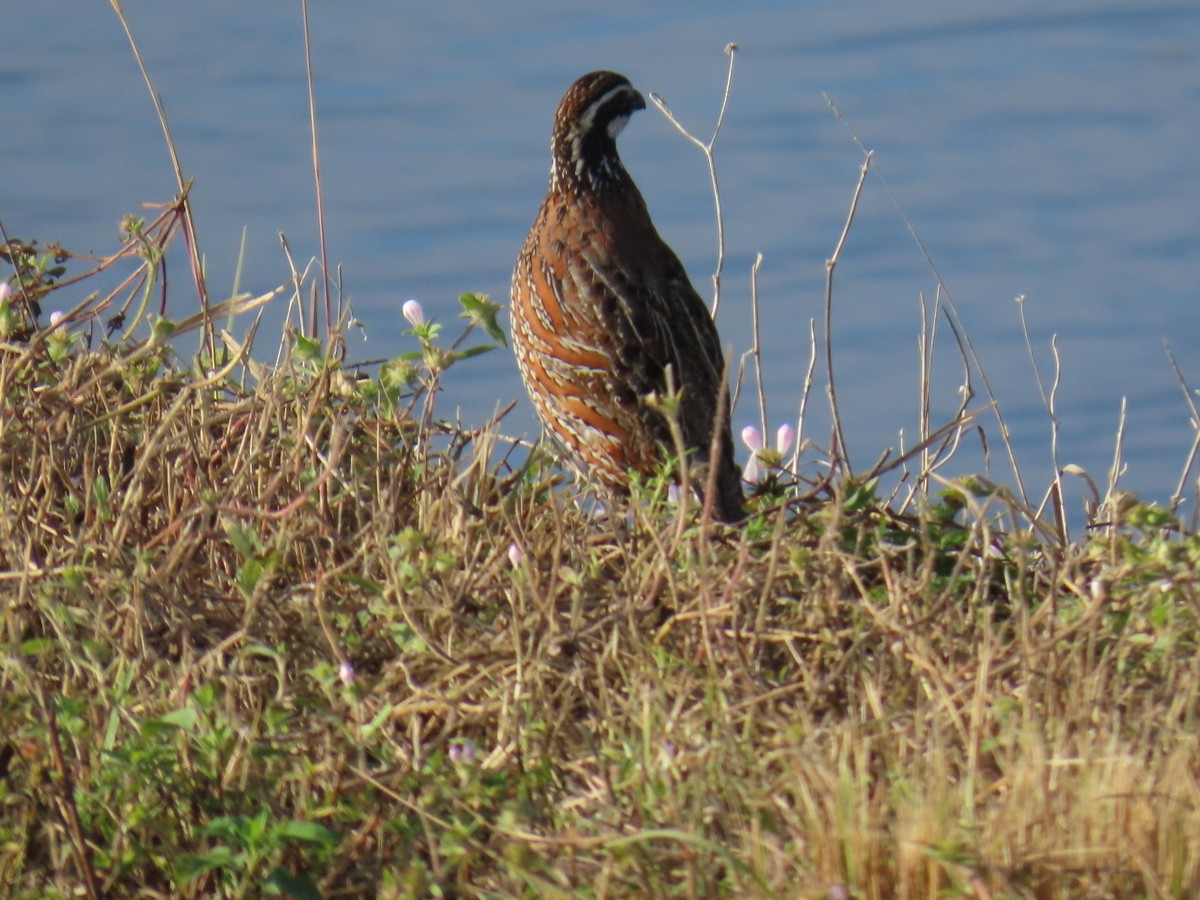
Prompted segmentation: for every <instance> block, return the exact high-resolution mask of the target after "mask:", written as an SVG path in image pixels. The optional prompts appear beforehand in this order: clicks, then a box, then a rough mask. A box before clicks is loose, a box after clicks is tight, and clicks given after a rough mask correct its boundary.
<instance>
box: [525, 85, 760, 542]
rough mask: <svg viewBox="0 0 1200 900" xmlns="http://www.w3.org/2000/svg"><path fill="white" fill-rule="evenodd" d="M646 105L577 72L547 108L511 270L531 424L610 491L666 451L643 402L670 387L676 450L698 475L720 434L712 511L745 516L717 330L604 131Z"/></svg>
mask: <svg viewBox="0 0 1200 900" xmlns="http://www.w3.org/2000/svg"><path fill="white" fill-rule="evenodd" d="M645 107H646V101H645V100H644V99H643V98H642V95H641V94H639V93H638V92H637V91H636V90H635V89H634V87H633V85H631V84H630V83H629V81H628V79H626V78H624V77H622V76H621V75H617V74H615V73H613V72H592V73H590V74H588V75H584V76H583V77H582V78H580V79H579V80H578V81H577V82H575V84H574V85H572V86H571V88H570V90H568V91H567V93H566V94H565V95H564V96H563V98H562V101H561V102H560V103H559V106H558V112H557V114H556V116H555V119H554V133H553V136H552V138H551V141H550V151H551V157H552V166H551V169H550V189H549V191H548V192H547V194H546V199H545V201H544V202H543V203H542V208H541V211H540V212H539V213H538V216H537V219H536V220H535V221H534V223H533V228H532V229H530V232H529V236H528V237H527V238H526V239H525V246H524V248H523V249H522V250H521V255H520V257H519V258H518V259H517V265H516V269H515V270H514V271H513V282H512V333H513V348H514V350H515V352H516V356H517V364H518V366H519V367H520V370H521V378H522V379H523V380H524V382H525V387H526V389H527V390H528V391H529V396H530V398H531V399H532V400H533V405H534V407H535V408H536V410H537V413H538V417H539V418H540V419H541V421H542V424H543V426H544V427H545V428H546V429H547V431H549V433H550V434H551V435H552V436H553V437H555V438H557V439H558V441H559V442H561V443H562V444H563V445H564V446H565V448H566V449H567V451H568V453H569V454H570V456H571V457H572V462H573V463H574V464H575V465H576V466H577V467H578V468H580V469H581V470H583V471H585V472H590V473H591V474H592V475H594V476H595V477H597V478H598V479H599V480H600V481H601V482H602V483H604V484H606V485H607V486H609V487H610V488H614V489H616V490H624V489H626V488H627V487H628V477H629V476H628V473H629V470H630V469H633V470H635V471H637V472H640V473H643V474H650V473H652V472H653V471H654V470H655V469H656V468H657V466H658V465H659V462H660V460H661V452H662V448H663V447H664V446H665V447H666V448H668V450H672V449H673V448H674V445H673V442H672V440H671V434H670V429H669V426H668V423H667V420H666V419H665V418H664V416H663V415H662V414H661V413H660V412H658V411H656V410H655V409H654V408H653V406H654V404H653V397H655V396H657V397H660V398H661V397H663V396H665V395H666V393H667V388H668V384H669V383H670V384H671V385H673V386H674V388H675V389H676V390H682V395H681V398H680V411H679V420H680V425H681V426H682V430H683V443H684V447H685V449H686V450H687V451H688V452H689V456H688V459H689V464H690V465H692V466H693V467H695V468H694V471H696V472H697V474H698V475H703V474H704V473H705V472H706V471H707V466H708V463H709V460H710V455H711V446H712V439H713V432H714V429H715V428H719V429H720V437H719V440H718V443H717V457H716V467H717V473H716V490H715V495H714V497H713V509H714V511H715V515H716V516H717V517H718V518H720V519H722V520H724V521H727V522H734V521H738V520H740V519H742V518H744V516H745V510H744V507H743V495H742V486H741V474H740V473H739V471H738V469H737V466H736V464H735V462H734V458H733V437H732V434H731V433H730V426H729V401H728V397H727V396H726V397H724V398H723V397H722V393H723V392H722V387H723V385H722V380H723V378H724V356H723V354H722V352H721V344H720V338H719V337H718V335H717V328H716V325H714V324H713V320H712V317H711V316H710V315H709V312H708V308H707V307H706V306H705V304H704V301H703V300H701V299H700V296H699V295H698V294H697V293H696V290H695V289H694V288H693V287H692V285H691V282H690V281H688V277H687V273H686V272H685V271H684V269H683V265H682V264H681V263H680V262H679V258H678V257H677V256H676V255H675V254H674V252H673V251H672V250H671V248H670V247H668V246H667V245H666V243H665V242H664V241H663V239H662V238H661V237H659V234H658V232H657V231H656V230H655V228H654V223H653V222H651V221H650V214H649V213H648V212H647V211H646V202H645V201H644V200H643V199H642V195H641V193H640V192H639V191H638V189H637V186H636V185H635V184H634V183H633V179H632V178H630V177H629V173H628V172H626V171H625V167H624V166H623V165H621V159H620V157H619V156H618V155H617V145H616V137H617V135H618V134H619V133H620V131H621V129H622V128H624V126H625V124H626V122H628V121H629V117H630V116H631V115H632V114H633V113H634V112H636V111H637V110H639V109H645ZM668 368H670V370H671V372H672V375H671V381H670V382H668V380H667V374H666V373H667V370H668ZM648 399H649V400H650V402H648ZM693 483H694V484H697V483H698V484H701V485H702V484H703V483H704V482H703V481H702V480H700V479H699V478H697V479H696V480H694V481H693Z"/></svg>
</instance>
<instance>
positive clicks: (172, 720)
mask: <svg viewBox="0 0 1200 900" xmlns="http://www.w3.org/2000/svg"><path fill="white" fill-rule="evenodd" d="M197 722H199V716H198V715H197V713H196V710H195V709H193V708H192V707H190V706H186V707H184V708H183V709H176V710H172V711H171V712H169V713H167V714H166V715H162V716H159V717H158V718H156V719H147V720H146V721H145V722H143V723H142V733H143V734H146V735H154V734H159V733H161V732H163V731H174V730H176V729H178V730H181V731H195V730H196V724H197Z"/></svg>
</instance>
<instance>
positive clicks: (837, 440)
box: [825, 150, 872, 474]
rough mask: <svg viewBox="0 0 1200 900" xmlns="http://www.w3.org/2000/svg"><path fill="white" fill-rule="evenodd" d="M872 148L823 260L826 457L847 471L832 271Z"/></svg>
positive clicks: (852, 213) (851, 220) (856, 206)
mask: <svg viewBox="0 0 1200 900" xmlns="http://www.w3.org/2000/svg"><path fill="white" fill-rule="evenodd" d="M871 157H872V153H871V151H869V150H868V151H867V158H866V159H864V160H863V164H862V167H861V168H860V169H859V171H858V183H857V184H856V185H855V186H854V195H853V196H852V197H851V198H850V209H849V210H848V211H847V213H846V224H845V225H843V226H842V233H841V235H839V236H838V241H837V246H835V247H834V248H833V254H832V255H831V256H830V257H829V259H827V260H826V261H825V375H826V377H827V379H828V382H827V383H828V393H829V412H830V415H831V416H832V417H833V442H834V446H833V447H831V448H830V451H831V452H830V454H829V461H830V465H831V466H832V467H833V468H842V469H843V470H844V471H845V472H846V473H847V474H848V473H850V472H852V471H853V467H852V466H851V465H850V454H849V451H848V450H847V449H846V435H845V432H843V431H842V416H841V414H840V413H839V412H838V402H837V388H836V387H835V386H834V379H833V271H834V269H836V268H837V264H838V259H839V258H840V257H841V255H842V248H843V247H845V246H846V238H848V237H849V236H850V226H851V225H853V224H854V216H855V214H856V213H857V212H858V201H859V199H860V198H861V197H862V191H863V185H864V184H865V183H866V181H867V173H868V172H869V171H870V170H871Z"/></svg>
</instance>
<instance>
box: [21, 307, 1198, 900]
mask: <svg viewBox="0 0 1200 900" xmlns="http://www.w3.org/2000/svg"><path fill="white" fill-rule="evenodd" d="M244 305H249V304H245V303H244ZM192 324H194V323H192ZM63 334H64V332H63V330H62V329H59V330H57V331H52V332H51V331H41V332H35V333H34V335H33V337H32V339H31V340H28V341H25V342H22V343H13V342H10V343H7V344H4V345H3V346H2V347H0V351H2V355H0V392H2V393H3V398H4V415H3V417H2V418H0V466H2V470H3V473H4V477H3V480H2V481H0V504H2V509H3V514H2V515H0V569H2V573H0V586H2V596H3V607H2V609H3V617H2V625H3V633H2V641H3V656H2V664H0V698H3V699H2V700H0V716H2V720H0V727H2V729H3V732H2V733H3V735H4V737H3V738H2V739H0V808H2V809H3V815H2V816H0V885H2V886H3V887H4V888H5V889H6V890H7V891H9V892H12V893H15V894H16V895H18V896H41V895H44V894H74V893H78V892H79V891H84V892H85V893H88V892H90V893H92V894H93V895H95V896H100V895H104V894H116V895H128V896H132V895H140V896H168V895H172V896H173V895H183V896H209V895H214V894H216V895H222V896H243V895H254V894H257V893H259V892H261V891H264V890H268V889H281V890H288V891H291V892H292V893H294V894H295V895H296V896H312V895H314V894H312V893H311V892H312V891H316V890H319V891H320V892H321V893H322V894H323V895H324V896H329V897H336V896H360V895H362V894H370V893H372V892H374V891H377V890H378V891H379V892H380V893H381V894H382V895H385V896H409V895H411V896H424V895H426V894H429V893H434V892H438V891H440V893H441V895H443V896H473V895H489V896H573V895H583V896H645V895H654V896H682V897H698V896H717V895H729V896H772V895H774V896H814V897H817V896H825V895H826V893H827V892H828V893H829V895H830V896H847V895H848V896H853V897H863V898H867V897H936V896H941V895H944V894H946V893H947V892H949V893H950V894H951V895H954V894H957V895H960V896H973V897H989V896H990V897H1001V896H1009V897H1046V898H1059V897H1062V898H1067V897H1080V896H1121V897H1143V896H1145V897H1167V896H1171V897H1186V896H1190V895H1193V894H1194V893H1195V892H1196V891H1197V890H1200V848H1198V847H1197V841H1198V836H1200V781H1198V775H1200V772H1198V764H1200V756H1198V755H1197V745H1196V741H1197V733H1198V732H1197V721H1196V711H1197V691H1198V689H1200V672H1198V667H1200V663H1198V661H1197V659H1198V657H1197V653H1196V619H1197V615H1198V613H1200V603H1198V597H1197V575H1198V573H1197V559H1198V557H1200V538H1197V537H1196V536H1195V535H1191V534H1179V533H1176V532H1174V531H1172V530H1171V529H1170V528H1169V527H1166V526H1169V525H1170V520H1169V518H1168V517H1165V516H1163V515H1162V514H1161V513H1159V512H1158V511H1156V510H1152V509H1145V508H1142V507H1136V506H1134V507H1129V508H1127V510H1126V513H1125V521H1124V522H1123V523H1121V524H1113V525H1112V526H1111V527H1108V528H1105V529H1101V530H1098V531H1096V532H1095V533H1093V534H1092V535H1091V536H1090V537H1089V538H1088V539H1087V540H1086V541H1084V542H1082V543H1078V544H1068V545H1056V544H1054V543H1053V542H1051V541H1049V540H1048V539H1046V538H1035V537H1031V536H1030V534H1031V533H1030V531H1029V529H1028V528H1023V527H1022V523H1024V522H1026V521H1027V519H1026V517H1027V513H1026V512H1025V511H1023V510H1022V509H1021V508H1019V507H1018V506H1017V505H1016V504H1015V503H1013V502H1012V501H1010V500H1006V499H1005V496H1004V494H1003V493H1002V492H992V493H990V494H989V493H983V492H981V491H976V492H972V491H971V490H970V489H968V487H966V486H959V487H957V488H956V489H955V490H953V491H952V492H951V493H950V494H948V495H947V497H946V499H938V498H929V497H925V498H924V499H922V500H921V502H919V503H917V504H910V505H912V506H914V507H915V508H916V509H918V513H916V514H913V515H900V514H898V513H896V512H894V511H892V510H890V509H889V508H888V506H887V504H885V503H883V502H882V501H880V500H878V499H876V498H875V497H874V495H873V494H872V492H871V491H870V490H869V489H867V488H864V487H863V486H862V485H856V484H854V483H853V482H849V481H846V480H842V479H835V480H833V481H830V482H828V483H827V484H825V485H823V486H819V487H814V488H810V489H809V490H808V494H809V496H808V497H807V498H806V499H804V500H803V501H802V502H801V501H791V502H784V501H785V500H786V497H787V496H795V493H796V489H792V490H791V491H790V492H789V491H780V492H779V493H777V494H776V495H775V496H774V498H770V497H764V498H762V499H760V501H759V510H760V512H759V515H758V516H757V517H756V518H755V519H754V520H753V521H752V522H751V523H750V524H749V525H747V526H746V527H744V528H742V529H738V530H724V529H717V528H715V527H712V526H706V525H705V524H704V523H703V522H700V521H698V520H697V518H696V516H697V511H696V510H695V509H692V508H686V509H683V508H680V507H678V506H676V505H673V504H671V503H669V502H667V501H666V500H665V492H664V491H663V490H662V489H661V485H657V486H651V489H649V490H648V493H647V494H646V496H645V497H643V498H642V499H641V500H639V501H637V502H635V503H634V504H632V505H631V507H630V508H629V512H628V514H627V515H625V514H623V513H620V512H619V511H617V510H614V511H613V513H612V514H610V515H609V516H608V517H607V518H605V519H596V518H595V517H594V516H593V515H592V514H591V513H589V512H588V511H587V510H586V507H581V506H580V505H578V504H576V503H575V502H573V499H572V498H573V496H574V494H573V490H572V489H563V488H554V487H552V485H551V484H550V483H549V482H547V481H545V480H542V479H543V477H544V476H546V475H549V474H551V472H550V470H547V469H546V468H545V466H544V463H542V464H539V463H538V460H539V459H541V457H540V456H539V455H537V454H535V456H534V457H533V460H534V462H533V463H531V464H530V466H529V467H527V468H525V469H523V470H517V471H514V470H513V469H512V468H511V467H510V466H509V465H508V463H506V462H505V460H506V459H507V458H509V457H510V456H511V455H512V454H511V451H512V447H511V446H510V445H508V444H507V443H506V442H504V441H503V440H501V439H499V438H497V437H496V433H495V431H494V430H487V431H484V432H482V433H476V434H469V433H464V432H462V431H459V430H455V429H453V428H449V427H446V426H437V425H434V424H432V420H431V419H429V417H427V416H425V415H424V412H425V411H427V406H426V403H425V401H426V400H427V399H428V397H429V394H428V390H429V388H430V387H431V386H434V384H433V382H432V381H431V380H430V375H431V372H432V371H433V370H432V369H431V368H429V367H428V366H424V365H423V364H421V363H420V361H419V360H418V361H417V362H416V364H415V368H410V369H409V370H408V377H407V378H406V377H400V378H396V377H395V371H394V370H393V369H391V368H385V369H384V370H383V371H382V372H381V374H380V376H379V377H378V378H375V379H373V380H369V379H364V378H361V377H356V376H355V375H354V373H353V372H351V371H350V370H349V369H347V367H345V366H344V365H343V364H341V363H340V362H339V361H338V359H337V356H336V354H335V353H333V352H330V353H326V354H325V355H324V356H322V355H320V354H317V355H315V356H313V355H312V354H311V352H310V353H309V354H308V355H307V357H306V358H304V359H303V360H301V359H300V358H299V354H298V352H297V348H300V347H307V348H308V349H309V350H311V344H307V343H305V342H304V341H301V340H297V341H296V343H294V344H292V345H291V350H290V352H288V353H285V356H284V359H283V360H282V362H281V363H280V365H279V366H277V367H273V368H270V369H265V368H261V367H258V366H254V367H252V371H251V370H246V369H242V368H233V369H230V370H229V372H227V373H225V374H220V373H217V374H215V375H214V374H210V371H209V370H210V369H211V367H207V368H204V367H202V368H201V370H200V373H199V374H197V372H195V371H189V367H187V366H181V365H180V364H179V361H178V360H177V358H176V357H175V355H174V353H173V351H171V350H170V349H169V347H168V345H167V344H165V343H163V342H161V341H159V340H156V339H154V338H148V339H145V340H141V341H135V340H132V339H126V340H123V341H114V342H112V343H109V344H105V345H104V346H102V347H100V348H99V349H96V350H94V351H87V350H85V349H84V348H82V347H81V346H80V344H79V342H78V341H72V340H70V339H68V338H64V337H63V336H62V335H63ZM56 335H57V337H56ZM435 337H436V335H435ZM336 343H337V342H336V341H334V342H331V344H332V345H333V346H336ZM430 346H432V342H426V349H425V351H424V352H422V353H421V354H419V356H420V359H424V360H426V361H427V362H428V361H430V360H436V359H437V358H438V356H437V354H434V353H430V352H429V347H430ZM442 361H444V358H442ZM235 373H238V374H240V375H241V376H242V377H244V378H246V379H247V380H248V383H247V384H246V385H244V386H243V385H242V384H240V383H239V382H237V381H235V380H234V374H235ZM402 376H403V373H402ZM654 489H657V490H654ZM514 545H515V546H516V547H518V548H519V549H520V552H519V553H517V552H515V551H513V550H512V548H513V546H514ZM514 559H515V560H516V562H515V563H514ZM343 663H349V664H350V665H351V667H352V673H353V676H352V683H350V684H347V683H345V682H346V681H351V670H350V669H342V668H341V667H342V664H343ZM306 892H310V893H306Z"/></svg>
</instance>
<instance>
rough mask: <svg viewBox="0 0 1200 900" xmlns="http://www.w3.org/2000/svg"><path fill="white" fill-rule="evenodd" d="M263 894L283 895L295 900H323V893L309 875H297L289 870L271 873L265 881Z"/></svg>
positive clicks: (280, 869)
mask: <svg viewBox="0 0 1200 900" xmlns="http://www.w3.org/2000/svg"><path fill="white" fill-rule="evenodd" d="M263 892H264V893H267V894H282V895H283V896H285V897H292V898H294V900H321V892H320V891H319V890H317V886H316V885H315V884H313V881H312V879H311V878H309V877H308V876H307V875H304V874H300V875H297V874H296V873H295V872H289V871H288V870H287V869H283V868H279V869H275V870H274V871H273V872H271V874H270V875H268V876H267V878H266V880H265V881H263Z"/></svg>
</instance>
